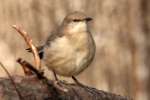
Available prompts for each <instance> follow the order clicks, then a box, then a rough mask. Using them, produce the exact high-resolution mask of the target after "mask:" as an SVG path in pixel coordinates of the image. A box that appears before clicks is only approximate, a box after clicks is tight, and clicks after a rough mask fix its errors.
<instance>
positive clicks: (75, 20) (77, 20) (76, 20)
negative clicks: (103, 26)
mask: <svg viewBox="0 0 150 100" xmlns="http://www.w3.org/2000/svg"><path fill="white" fill-rule="evenodd" d="M73 21H74V22H79V21H81V20H79V19H74V20H73Z"/></svg>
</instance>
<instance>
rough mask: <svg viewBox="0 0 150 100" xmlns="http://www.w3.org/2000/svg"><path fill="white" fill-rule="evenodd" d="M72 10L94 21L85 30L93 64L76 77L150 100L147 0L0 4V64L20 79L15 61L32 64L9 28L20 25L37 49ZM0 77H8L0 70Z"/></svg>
mask: <svg viewBox="0 0 150 100" xmlns="http://www.w3.org/2000/svg"><path fill="white" fill-rule="evenodd" d="M72 11H82V12H85V13H86V14H87V15H89V16H91V17H93V19H94V20H93V22H92V23H91V25H90V27H91V29H90V30H91V32H92V34H93V36H94V39H95V41H96V46H97V48H96V50H97V51H96V56H95V59H94V61H93V63H92V64H91V65H90V67H88V68H87V69H86V70H85V71H84V72H83V73H81V74H80V75H79V76H78V79H79V80H80V81H81V82H82V83H83V84H86V85H89V86H92V87H95V88H98V89H101V90H104V91H108V92H112V93H116V94H120V95H124V96H130V97H132V98H134V100H150V61H149V60H150V0H1V1H0V62H2V63H3V64H4V65H5V67H6V68H7V69H8V71H9V72H10V73H11V74H13V75H16V74H18V75H23V71H22V69H21V67H20V65H19V64H17V63H16V59H17V58H18V57H22V58H24V59H26V60H27V61H30V62H31V63H33V58H32V55H31V54H29V53H27V52H26V51H25V49H26V48H27V46H26V44H25V42H24V40H23V39H22V37H21V36H20V35H19V34H18V33H17V32H16V31H15V30H14V29H12V27H11V25H13V24H17V25H21V26H22V27H23V28H24V29H25V30H26V31H27V32H28V33H29V35H30V36H31V37H32V39H33V41H34V43H35V44H36V45H39V44H42V43H43V42H44V41H45V39H46V37H47V36H48V35H49V34H50V32H51V31H52V30H54V29H55V28H56V27H57V26H58V25H59V24H60V23H61V22H62V20H63V18H64V17H65V16H66V14H68V13H69V12H72ZM48 73H49V72H48ZM0 76H1V77H6V76H7V75H6V74H5V72H4V71H3V70H2V69H1V68H0ZM48 76H49V75H48ZM49 77H53V76H51V75H50V76H49ZM66 80H71V79H66Z"/></svg>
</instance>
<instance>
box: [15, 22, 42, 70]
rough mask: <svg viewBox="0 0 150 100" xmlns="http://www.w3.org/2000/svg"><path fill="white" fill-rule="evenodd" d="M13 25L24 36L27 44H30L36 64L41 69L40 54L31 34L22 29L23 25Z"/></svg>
mask: <svg viewBox="0 0 150 100" xmlns="http://www.w3.org/2000/svg"><path fill="white" fill-rule="evenodd" d="M12 27H13V28H14V29H15V30H16V31H17V32H18V33H19V34H20V35H21V36H22V37H23V38H24V40H25V42H26V43H27V45H28V46H29V48H31V50H32V53H33V56H34V61H35V66H36V68H37V69H39V70H40V69H41V60H40V57H39V55H38V52H37V48H36V47H35V46H34V45H33V43H32V39H31V38H30V36H29V35H28V33H27V32H26V31H24V30H23V29H21V27H19V26H17V25H12Z"/></svg>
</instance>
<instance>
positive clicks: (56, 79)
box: [52, 70, 59, 81]
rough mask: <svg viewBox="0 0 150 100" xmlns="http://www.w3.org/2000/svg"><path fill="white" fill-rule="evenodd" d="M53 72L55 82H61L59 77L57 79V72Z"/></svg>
mask: <svg viewBox="0 0 150 100" xmlns="http://www.w3.org/2000/svg"><path fill="white" fill-rule="evenodd" d="M52 72H53V74H54V77H55V81H59V80H58V77H57V75H56V73H55V71H54V70H53V71H52Z"/></svg>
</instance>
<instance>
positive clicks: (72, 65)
mask: <svg viewBox="0 0 150 100" xmlns="http://www.w3.org/2000/svg"><path fill="white" fill-rule="evenodd" d="M91 20H92V18H90V17H87V16H86V15H85V14H84V13H82V12H77V11H76V12H73V13H70V14H68V15H67V16H66V17H65V18H64V20H63V22H62V24H61V25H60V26H59V27H58V28H57V29H56V31H54V32H53V33H52V34H51V35H50V36H49V37H48V39H47V41H46V42H45V44H44V45H42V46H39V47H37V49H38V51H39V55H40V57H41V59H42V60H43V61H44V63H45V65H46V66H47V67H48V69H50V70H52V71H53V72H54V73H56V74H58V75H62V76H68V77H73V79H74V78H75V77H74V76H76V75H78V74H79V73H81V72H82V71H83V70H84V69H86V68H87V67H88V66H89V64H90V63H91V62H92V60H93V58H94V55H95V42H94V40H93V37H92V35H91V33H90V30H89V27H88V22H89V21H91Z"/></svg>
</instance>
